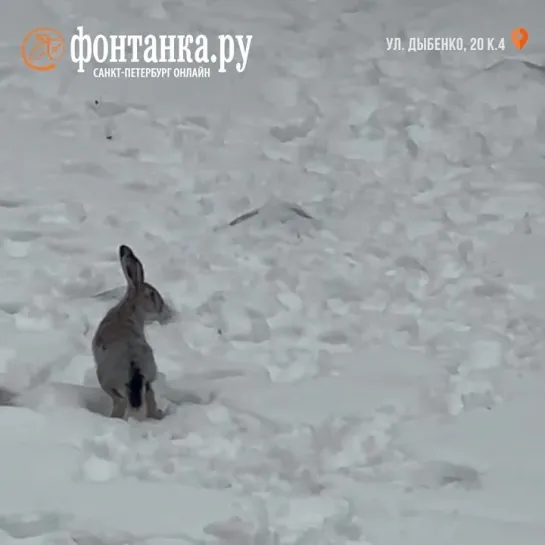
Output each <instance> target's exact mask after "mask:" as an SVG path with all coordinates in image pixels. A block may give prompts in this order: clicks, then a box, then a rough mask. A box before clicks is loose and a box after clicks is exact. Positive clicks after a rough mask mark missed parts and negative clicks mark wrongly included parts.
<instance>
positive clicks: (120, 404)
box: [108, 390, 127, 418]
mask: <svg viewBox="0 0 545 545" xmlns="http://www.w3.org/2000/svg"><path fill="white" fill-rule="evenodd" d="M108 395H109V396H110V397H111V398H112V402H113V408H112V413H111V415H110V417H111V418H125V414H126V412H127V402H126V401H125V399H124V398H123V396H122V395H121V394H120V393H119V392H117V390H111V391H109V392H108Z"/></svg>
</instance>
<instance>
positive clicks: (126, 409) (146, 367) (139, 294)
mask: <svg viewBox="0 0 545 545" xmlns="http://www.w3.org/2000/svg"><path fill="white" fill-rule="evenodd" d="M119 261H120V263H121V269H122V270H123V273H124V274H125V278H126V280H127V291H126V293H125V296H124V297H123V299H122V300H121V301H120V302H119V303H118V304H117V305H116V306H114V307H113V308H111V309H110V310H109V311H108V312H107V313H106V315H105V316H104V318H103V319H102V321H101V322H100V324H99V325H98V328H97V330H96V333H95V335H94V337H93V340H92V352H93V358H94V360H95V365H96V373H97V378H98V382H99V384H100V386H101V388H102V389H103V390H104V391H105V392H106V393H107V394H108V395H109V396H110V398H111V399H112V401H113V410H112V413H111V416H112V417H113V418H124V419H126V418H128V416H129V415H131V416H133V417H136V418H137V419H139V420H142V419H143V418H144V417H147V418H153V419H157V420H160V419H161V418H163V416H164V413H163V411H161V410H160V409H159V408H158V407H157V403H156V400H155V393H154V391H153V382H154V381H155V379H156V377H157V364H156V363H155V357H154V354H153V350H152V348H151V346H150V345H149V344H148V342H147V340H146V337H145V334H144V326H145V325H146V324H147V323H149V322H150V321H159V322H160V323H166V322H168V321H170V320H171V319H172V317H173V312H172V310H171V309H170V308H169V306H168V305H167V304H166V303H165V301H164V300H163V297H162V296H161V294H160V293H159V292H158V291H157V290H156V289H155V288H154V287H153V286H152V285H151V284H148V283H146V282H144V268H143V266H142V263H141V262H140V260H139V259H138V258H137V257H136V256H135V255H134V252H133V251H132V250H131V249H130V248H129V247H128V246H125V245H121V246H119Z"/></svg>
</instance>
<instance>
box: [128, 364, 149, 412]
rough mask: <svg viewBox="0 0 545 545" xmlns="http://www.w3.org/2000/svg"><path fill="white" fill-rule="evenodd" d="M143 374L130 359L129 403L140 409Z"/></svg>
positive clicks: (142, 398)
mask: <svg viewBox="0 0 545 545" xmlns="http://www.w3.org/2000/svg"><path fill="white" fill-rule="evenodd" d="M144 383H145V381H144V375H142V372H141V371H140V368H139V367H138V366H137V365H136V363H135V362H133V361H131V377H130V380H129V405H130V406H131V408H133V409H140V408H141V407H142V404H143V402H144Z"/></svg>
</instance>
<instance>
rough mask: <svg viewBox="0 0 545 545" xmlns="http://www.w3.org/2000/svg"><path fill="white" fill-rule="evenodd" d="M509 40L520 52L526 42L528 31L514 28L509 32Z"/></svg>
mask: <svg viewBox="0 0 545 545" xmlns="http://www.w3.org/2000/svg"><path fill="white" fill-rule="evenodd" d="M511 40H513V43H514V44H515V47H516V48H517V49H518V50H519V51H520V50H521V49H522V48H523V47H524V46H525V45H526V42H527V41H528V31H527V30H526V29H525V28H515V29H513V32H511Z"/></svg>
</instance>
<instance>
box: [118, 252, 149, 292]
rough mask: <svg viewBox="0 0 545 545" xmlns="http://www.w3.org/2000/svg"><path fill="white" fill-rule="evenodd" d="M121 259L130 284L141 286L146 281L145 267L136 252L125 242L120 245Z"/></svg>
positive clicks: (134, 286) (135, 286) (131, 285)
mask: <svg viewBox="0 0 545 545" xmlns="http://www.w3.org/2000/svg"><path fill="white" fill-rule="evenodd" d="M119 261H120V263H121V268H122V269H123V274H124V275H125V278H126V279H127V282H128V283H129V286H130V287H133V288H137V287H139V286H141V285H142V284H143V283H144V267H143V266H142V263H140V260H139V259H138V258H137V257H136V256H135V255H134V252H133V251H132V250H131V249H130V248H129V247H128V246H125V245H124V244H122V245H121V246H120V247H119Z"/></svg>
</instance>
